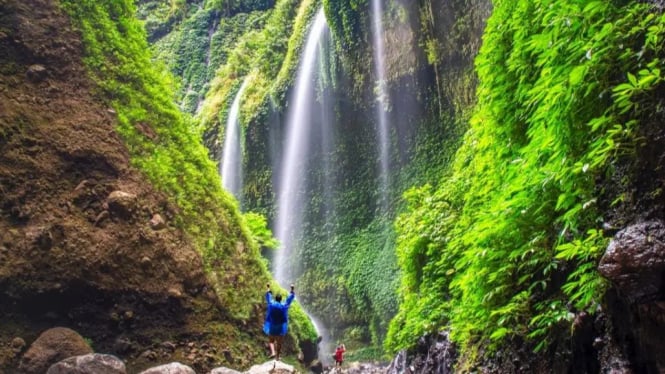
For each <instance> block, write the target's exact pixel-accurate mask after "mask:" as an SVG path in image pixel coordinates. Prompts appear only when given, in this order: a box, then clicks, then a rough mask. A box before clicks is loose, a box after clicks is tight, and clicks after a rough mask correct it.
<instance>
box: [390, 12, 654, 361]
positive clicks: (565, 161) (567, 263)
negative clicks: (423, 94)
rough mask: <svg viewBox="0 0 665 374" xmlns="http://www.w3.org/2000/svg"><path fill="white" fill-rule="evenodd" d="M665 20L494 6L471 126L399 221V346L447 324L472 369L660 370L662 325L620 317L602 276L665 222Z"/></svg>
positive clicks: (411, 197) (394, 333) (393, 336)
mask: <svg viewBox="0 0 665 374" xmlns="http://www.w3.org/2000/svg"><path fill="white" fill-rule="evenodd" d="M664 21H665V18H663V15H662V11H661V9H660V8H659V7H657V6H655V5H654V4H650V3H644V2H630V1H619V2H599V1H563V2H562V1H556V2H554V1H499V2H495V3H494V10H493V13H492V16H491V17H490V19H489V21H488V26H487V29H486V30H485V34H484V37H483V47H482V49H481V51H480V54H479V56H478V58H477V60H476V70H477V72H478V75H479V82H480V85H479V89H478V94H477V95H478V105H477V107H476V108H475V109H474V115H473V118H472V120H471V127H470V129H469V130H468V131H467V133H466V135H465V137H464V141H463V143H462V145H461V147H460V148H459V150H458V151H457V154H456V155H455V159H454V161H453V163H452V167H451V169H450V170H449V171H448V172H447V173H446V175H445V177H444V178H443V179H442V180H441V183H440V184H439V186H438V187H435V188H432V187H430V186H425V187H421V188H417V189H412V190H410V191H409V192H408V194H406V195H405V197H406V198H407V200H408V201H409V204H410V212H409V213H407V214H403V215H401V216H400V217H399V218H398V220H397V226H396V227H397V230H398V235H399V236H398V251H399V252H398V253H399V260H400V265H401V269H402V271H403V276H402V284H401V288H400V289H401V295H402V298H401V305H400V312H399V314H398V315H397V317H396V318H395V319H394V320H393V321H392V323H391V328H390V333H389V338H388V340H387V346H388V348H389V349H391V350H396V349H399V348H401V347H408V346H414V345H415V342H416V340H417V338H418V337H419V336H421V335H422V334H423V333H425V332H428V331H430V332H432V331H438V330H441V329H448V330H449V331H450V337H451V339H452V341H454V342H456V343H458V344H459V347H460V348H461V351H460V355H461V357H460V362H459V363H458V366H457V369H458V370H461V371H466V370H469V371H472V370H478V368H479V366H484V368H485V369H487V370H498V371H504V372H505V371H519V370H533V371H553V372H566V371H573V372H595V371H597V370H600V371H604V370H609V369H608V368H609V367H612V368H615V367H617V368H618V367H622V369H621V370H635V371H637V372H657V371H659V370H662V360H660V359H659V358H658V357H657V355H655V354H653V353H650V352H653V350H652V344H653V342H652V341H651V340H650V339H652V338H651V337H650V333H649V332H645V330H643V329H644V326H650V328H653V329H655V330H656V331H662V329H663V324H662V323H658V322H656V321H657V320H659V319H660V318H661V317H658V316H657V313H656V314H653V313H652V312H650V313H646V314H644V313H642V312H639V310H641V309H642V308H644V309H649V308H650V307H648V306H639V307H638V306H636V305H635V304H633V305H632V308H634V309H632V312H629V311H628V310H630V309H629V308H627V309H622V310H620V311H618V313H619V314H614V313H617V310H616V305H617V302H616V299H615V298H616V296H615V291H614V290H609V291H608V282H607V281H606V280H605V279H603V278H602V277H601V276H600V275H599V273H598V271H597V266H598V262H599V260H600V257H601V256H602V255H603V253H604V252H605V250H606V248H607V244H608V242H609V241H610V239H611V238H612V237H613V236H614V235H615V233H616V232H617V230H619V229H622V228H625V227H626V226H628V225H632V224H635V223H636V222H640V221H642V220H645V219H647V220H652V219H657V220H658V219H662V210H661V211H660V212H656V211H654V210H653V209H651V208H647V206H649V205H651V206H655V207H662V205H663V200H662V196H661V195H662V194H661V189H660V187H659V185H660V183H662V180H663V176H662V173H661V171H660V168H659V167H656V168H654V169H650V171H648V172H647V171H646V169H645V168H644V165H651V164H652V162H653V161H652V160H653V159H654V158H660V157H662V137H661V136H653V134H654V131H656V132H658V133H662V131H661V130H655V129H656V128H658V127H659V126H660V125H659V124H660V123H662V108H661V107H662V99H663V78H662V73H661V66H662V61H663V57H664V56H663V48H662V45H663V44H662V40H663V39H662V38H663V35H664V32H665V23H664ZM658 148H660V149H661V151H656V149H658ZM649 235H656V234H653V233H652V234H649ZM615 239H616V237H615ZM623 255H624V256H628V257H629V256H630V255H629V254H626V253H624V254H623ZM617 266H621V265H617ZM657 266H659V265H657ZM645 271H646V270H645ZM661 274H662V273H661ZM648 287H656V288H659V287H660V285H658V283H656V284H653V283H652V284H651V285H650V286H648ZM658 292H662V289H661V291H658ZM624 296H628V295H624ZM647 304H648V303H647ZM631 315H633V316H639V317H632V316H631ZM660 315H661V316H662V314H660ZM640 319H642V322H637V321H639V320H640ZM626 321H631V322H630V323H633V324H634V326H633V327H632V331H630V329H626V327H625V325H626V324H628V323H627V322H626ZM628 331H630V332H628ZM631 340H634V341H636V342H637V343H632V342H631ZM617 341H618V342H619V348H618V349H617V348H616V342H617ZM638 345H639V346H641V347H642V348H636V346H638ZM656 346H658V345H657V344H656ZM534 350H535V352H537V353H538V352H540V353H542V356H539V355H534V354H533V351H534ZM613 350H614V351H613ZM497 351H499V352H500V353H496V352H497ZM501 351H503V352H501ZM506 351H507V352H509V353H506ZM609 356H614V359H611V358H608V357H609ZM505 357H509V358H508V359H506V358H505ZM515 357H520V359H519V360H515ZM511 360H512V361H516V362H510V361H511ZM621 360H626V361H627V362H628V363H625V362H624V363H621V364H620V363H618V361H621ZM617 365H618V366H617ZM626 368H631V369H626ZM659 368H660V369H659Z"/></svg>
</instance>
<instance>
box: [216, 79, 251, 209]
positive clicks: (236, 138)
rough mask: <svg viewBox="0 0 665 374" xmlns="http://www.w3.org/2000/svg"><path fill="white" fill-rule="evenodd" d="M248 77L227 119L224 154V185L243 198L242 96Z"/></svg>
mask: <svg viewBox="0 0 665 374" xmlns="http://www.w3.org/2000/svg"><path fill="white" fill-rule="evenodd" d="M246 85H247V79H245V81H244V82H242V85H241V86H240V89H239V90H238V93H236V96H235V98H234V99H233V104H232V105H231V110H229V116H228V118H227V120H226V135H225V136H224V150H223V154H222V167H221V174H222V185H223V186H224V188H225V189H226V190H227V191H229V192H231V193H232V194H233V196H235V197H236V199H238V201H240V200H241V194H242V152H241V149H240V118H239V114H240V97H241V96H242V93H243V91H244V90H245V86H246Z"/></svg>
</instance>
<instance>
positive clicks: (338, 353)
mask: <svg viewBox="0 0 665 374" xmlns="http://www.w3.org/2000/svg"><path fill="white" fill-rule="evenodd" d="M344 352H346V347H345V346H344V344H340V345H338V346H337V349H335V367H342V363H343V362H344Z"/></svg>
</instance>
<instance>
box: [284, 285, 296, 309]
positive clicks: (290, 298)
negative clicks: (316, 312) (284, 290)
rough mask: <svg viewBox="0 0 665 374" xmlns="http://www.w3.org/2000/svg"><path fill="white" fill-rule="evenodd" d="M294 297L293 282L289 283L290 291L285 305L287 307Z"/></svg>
mask: <svg viewBox="0 0 665 374" xmlns="http://www.w3.org/2000/svg"><path fill="white" fill-rule="evenodd" d="M295 298H296V293H295V292H294V291H293V284H292V285H291V292H289V296H288V297H287V298H286V304H285V305H286V307H287V308H288V307H289V306H290V305H291V302H292V301H293V299H295Z"/></svg>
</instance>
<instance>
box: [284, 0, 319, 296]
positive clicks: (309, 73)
mask: <svg viewBox="0 0 665 374" xmlns="http://www.w3.org/2000/svg"><path fill="white" fill-rule="evenodd" d="M326 28H327V26H326V19H325V16H324V14H323V9H320V10H319V11H318V12H317V14H316V17H315V18H314V23H313V24H312V27H311V29H310V31H309V35H308V37H307V42H306V43H305V49H304V51H303V54H302V58H301V61H300V65H299V67H298V74H297V78H296V83H295V86H294V91H293V94H292V96H291V98H290V100H289V102H290V103H292V104H291V106H290V108H289V111H288V114H287V117H286V118H287V121H286V142H285V144H284V149H285V152H284V155H283V158H282V163H281V168H280V172H279V175H278V180H279V188H278V190H277V217H276V226H275V233H276V236H277V239H278V240H279V241H280V243H281V248H280V249H279V250H278V251H276V252H277V253H276V254H275V258H274V260H273V274H274V276H275V279H276V280H277V281H278V282H279V283H280V284H283V285H286V284H289V283H291V282H292V281H293V280H294V279H293V273H292V272H291V270H290V268H291V266H292V263H290V262H289V261H288V259H289V258H290V256H291V255H292V254H293V253H296V251H295V248H294V247H295V246H297V245H298V242H299V241H300V239H301V238H302V230H301V227H302V219H303V215H302V212H303V203H304V201H303V200H304V199H303V197H304V194H305V189H306V187H307V185H306V183H305V177H306V173H305V171H306V168H307V161H308V153H309V143H310V139H309V134H310V118H311V111H310V108H311V107H312V105H313V102H312V101H313V99H314V97H315V94H314V88H315V86H314V78H315V73H316V72H317V70H316V69H315V66H316V62H317V56H318V54H317V49H318V46H319V43H320V42H321V40H322V37H323V35H324V30H325V29H326Z"/></svg>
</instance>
